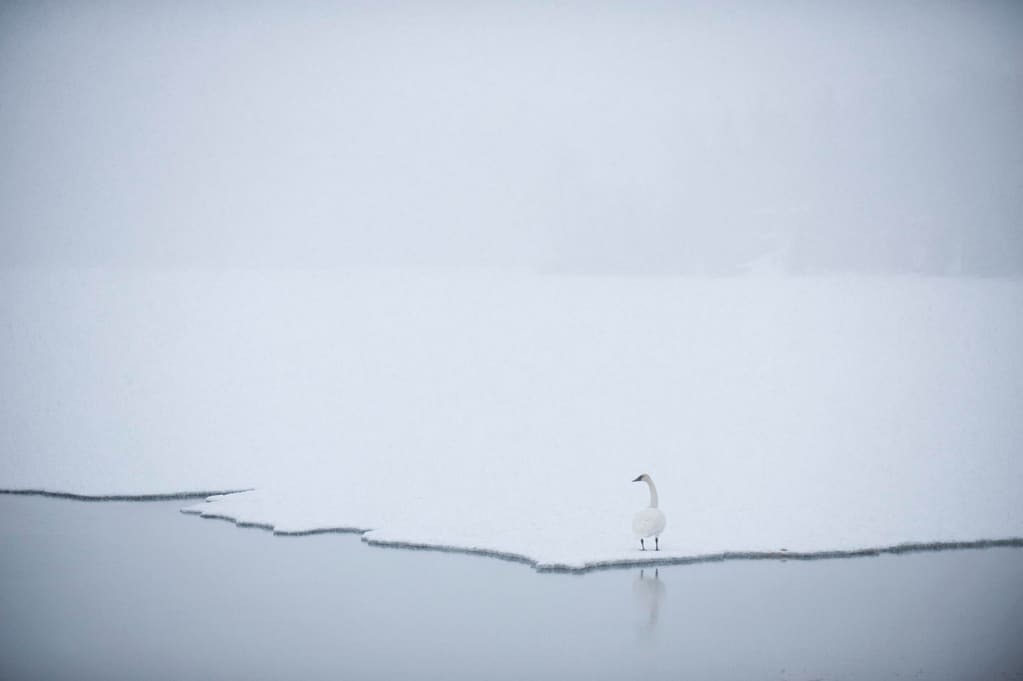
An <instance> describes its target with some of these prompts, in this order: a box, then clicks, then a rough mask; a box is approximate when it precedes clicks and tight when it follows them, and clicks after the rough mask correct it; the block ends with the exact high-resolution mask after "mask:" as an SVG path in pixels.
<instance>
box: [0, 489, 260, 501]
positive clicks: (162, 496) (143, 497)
mask: <svg viewBox="0 0 1023 681" xmlns="http://www.w3.org/2000/svg"><path fill="white" fill-rule="evenodd" d="M251 491H253V489H252V488H248V489H230V490H209V491H192V492H160V493H154V494H76V493H74V492H54V491H51V490H45V489H0V494H17V495H22V496H38V497H51V498H55V499H73V500H75V501H173V500H175V499H208V498H209V497H216V496H224V495H228V494H238V493H239V492H251Z"/></svg>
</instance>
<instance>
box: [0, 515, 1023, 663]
mask: <svg viewBox="0 0 1023 681" xmlns="http://www.w3.org/2000/svg"><path fill="white" fill-rule="evenodd" d="M186 503H187V502H184V501H170V502H147V503H137V502H136V503H132V502H96V503H90V502H78V501H67V500H61V499H49V498H40V497H25V496H9V495H0V517H3V519H4V523H3V529H2V530H0V542H2V547H0V584H2V589H0V612H2V613H3V618H2V624H0V677H3V678H10V679H15V678H18V679H28V678H32V679H60V678H85V679H88V678H92V679H100V678H103V679H129V678H131V679H134V678H151V679H163V678H166V679H175V680H178V681H180V680H182V679H279V678H303V679H321V678H322V679H326V678H352V679H360V678H365V679H375V678H378V679H395V678H436V679H441V678H443V679H459V678H461V679H468V678H498V679H522V678H551V679H559V680H560V679H599V678H645V679H660V678H665V679H666V678H671V679H680V678H700V679H749V678H759V679H793V680H795V679H864V678H872V679H879V678H926V679H957V680H961V679H1000V678H1010V679H1013V678H1020V677H1021V675H1023V671H1021V670H1023V652H1021V650H1023V648H1021V646H1020V641H1023V550H1020V549H1017V548H1000V549H986V550H969V551H945V552H938V553H917V554H907V555H900V556H881V557H876V558H859V559H846V560H819V561H807V562H800V561H788V562H781V561H735V562H725V563H707V564H699V565H689V566H674V567H668V568H661V569H660V570H659V571H658V573H657V574H656V575H655V573H654V572H653V571H651V570H649V569H648V570H645V571H643V572H641V571H640V570H638V569H628V570H627V569H619V570H609V571H602V572H591V573H587V574H583V575H567V574H542V573H537V572H535V571H533V570H532V569H530V568H529V567H527V566H524V565H521V564H516V563H511V562H506V561H500V560H495V559H491V558H484V557H477V556H467V555H459V554H451V553H442V552H427V551H408V550H398V549H385V548H375V547H370V546H367V545H365V544H363V543H362V542H360V541H359V539H358V536H356V535H339V534H325V535H316V536H307V537H275V536H273V535H271V534H270V533H268V532H265V531H262V530H258V529H239V528H237V527H235V526H233V525H231V524H229V523H225V522H219V521H205V520H199V519H196V518H191V517H186V516H183V515H181V514H180V513H178V509H179V508H180V507H182V506H183V505H185V504H186Z"/></svg>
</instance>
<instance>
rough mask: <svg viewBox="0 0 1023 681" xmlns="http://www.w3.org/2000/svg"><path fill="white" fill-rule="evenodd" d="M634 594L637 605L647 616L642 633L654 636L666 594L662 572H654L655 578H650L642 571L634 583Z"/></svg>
mask: <svg viewBox="0 0 1023 681" xmlns="http://www.w3.org/2000/svg"><path fill="white" fill-rule="evenodd" d="M632 594H633V596H635V598H636V603H637V604H639V606H640V607H641V608H643V611H644V613H645V614H646V615H647V620H646V622H645V623H644V624H643V626H642V632H643V633H644V634H646V635H652V634H653V632H654V629H656V628H657V616H658V614H659V612H660V609H661V601H663V600H664V594H665V587H664V582H662V581H661V575H660V572H659V571H658V570H654V576H653V577H650V576H648V575H647V574H646V570H640V571H639V576H638V577H636V579H635V581H634V582H633V583H632Z"/></svg>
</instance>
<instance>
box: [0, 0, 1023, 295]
mask: <svg viewBox="0 0 1023 681" xmlns="http://www.w3.org/2000/svg"><path fill="white" fill-rule="evenodd" d="M1021 38H1023V5H1021V4H1019V3H1013V2H1003V3H998V2H985V3H966V2H963V3H958V2H920V3H913V2H895V3H887V2H884V3H882V2H878V3H809V2H786V3H781V2H763V3H761V2H742V3H727V4H720V5H718V4H715V5H711V3H660V2H650V3H625V2H622V3H571V2H568V3H549V4H548V3H459V2H451V3H397V2H344V3H327V2H322V3H321V2H296V3H276V2H251V3H233V2H174V3H169V2H168V3H162V4H156V3H152V4H150V3H146V4H143V5H136V4H134V3H128V2H124V3H122V2H88V3H61V2H4V3H2V4H0V159H2V161H0V264H2V265H4V266H76V267H78V266H117V267H120V266H140V267H167V266H169V267H249V266H275V267H276V266H282V267H319V266H350V265H392V266H393V265H399V266H400V265H417V266H423V265H425V266H433V265H443V266H448V265H454V266H487V267H490V266H497V267H524V268H530V269H536V270H541V271H556V272H584V273H622V272H640V273H643V272H650V273H712V274H728V273H741V272H744V271H750V270H765V269H766V270H768V271H787V272H792V273H817V272H835V271H858V272H885V273H903V272H921V273H928V274H939V275H954V274H968V275H984V276H991V275H1018V274H1020V273H1023V126H1021V124H1020V121H1023V40H1021Z"/></svg>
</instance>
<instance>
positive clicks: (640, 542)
mask: <svg viewBox="0 0 1023 681" xmlns="http://www.w3.org/2000/svg"><path fill="white" fill-rule="evenodd" d="M639 550H640V551H646V544H644V543H643V538H642V537H640V538H639Z"/></svg>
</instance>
